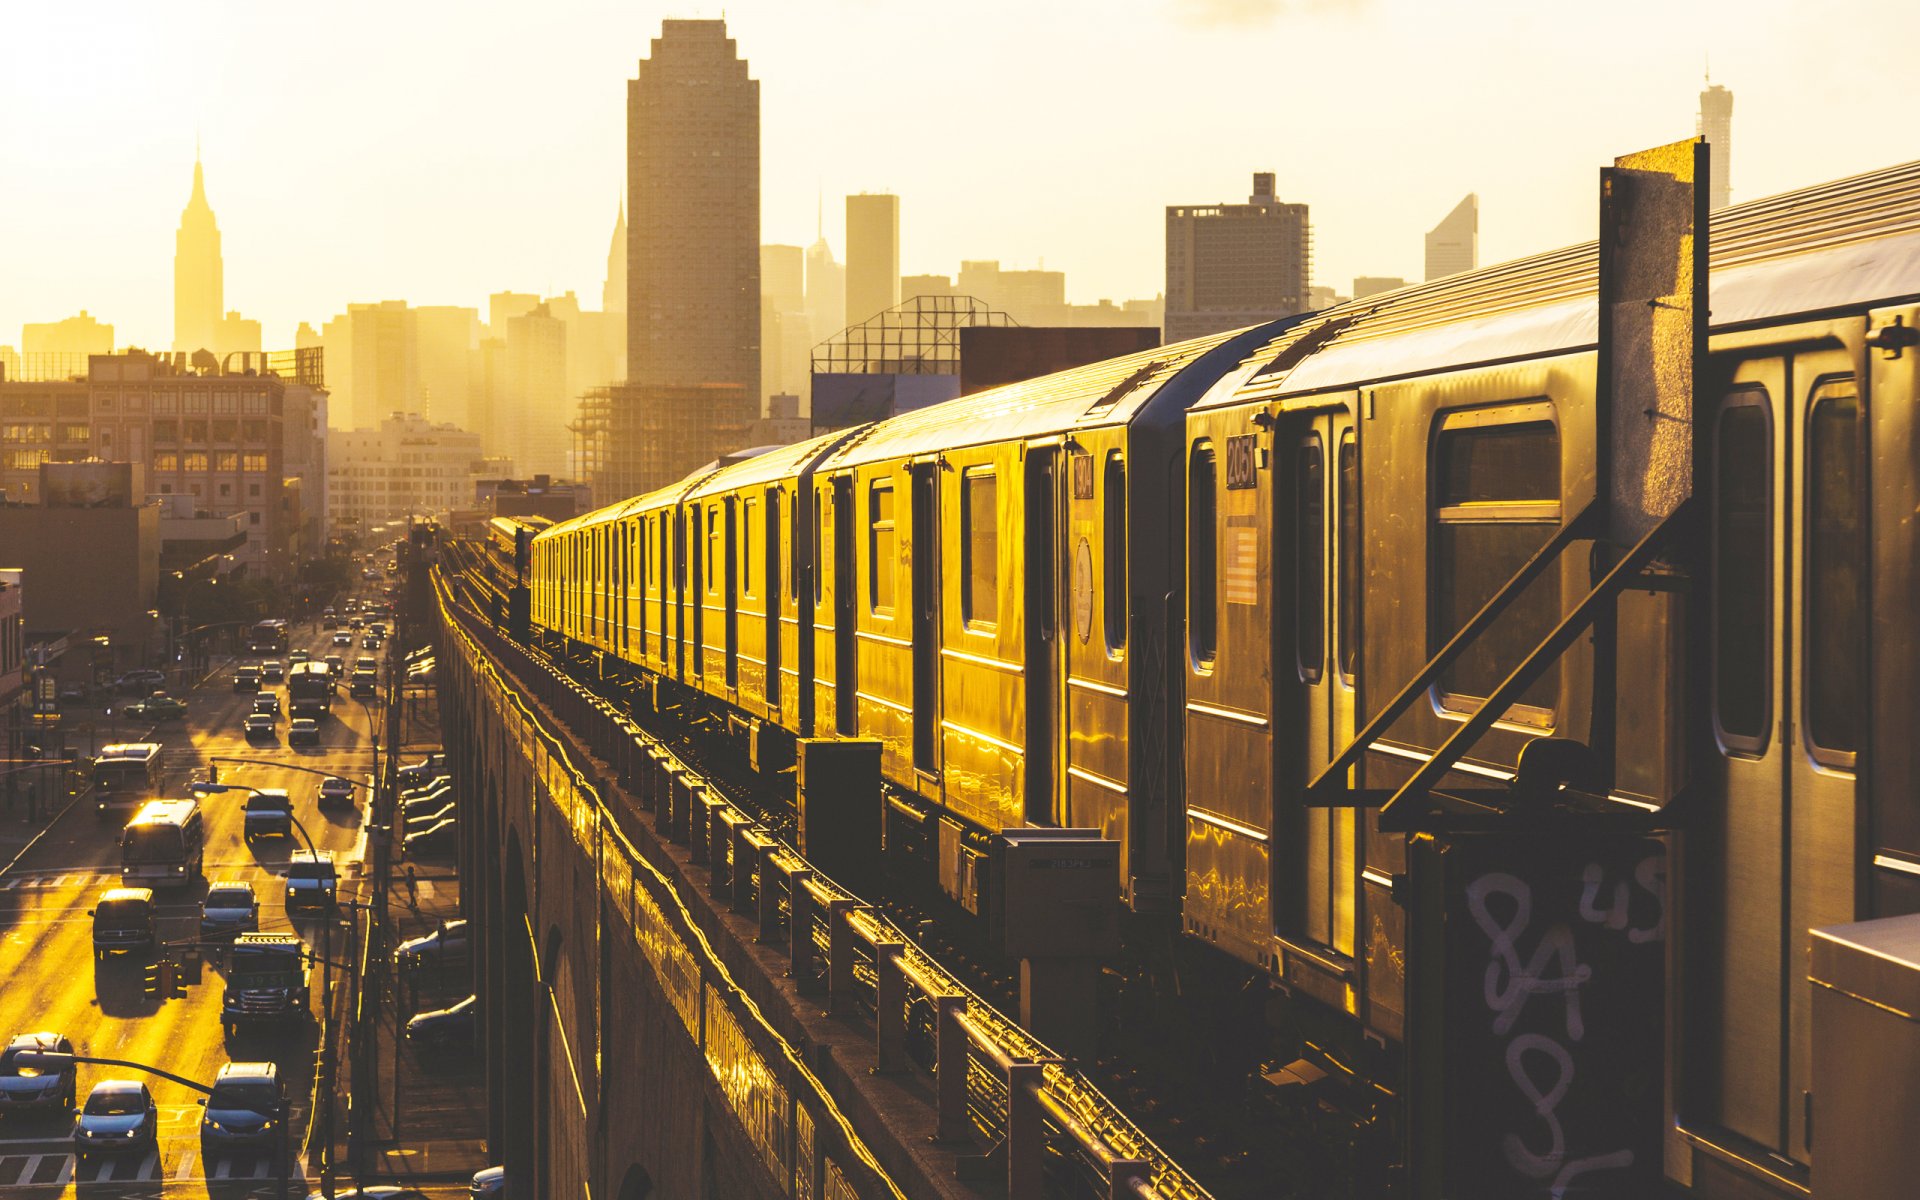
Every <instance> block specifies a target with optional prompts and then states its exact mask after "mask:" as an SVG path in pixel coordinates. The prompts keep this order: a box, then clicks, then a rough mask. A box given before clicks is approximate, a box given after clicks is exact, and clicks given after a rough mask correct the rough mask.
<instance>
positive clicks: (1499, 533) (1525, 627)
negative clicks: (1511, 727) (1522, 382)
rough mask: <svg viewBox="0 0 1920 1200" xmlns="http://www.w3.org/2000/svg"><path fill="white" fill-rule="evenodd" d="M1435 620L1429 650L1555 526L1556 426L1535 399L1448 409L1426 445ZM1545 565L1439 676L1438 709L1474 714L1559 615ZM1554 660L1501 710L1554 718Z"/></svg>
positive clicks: (1541, 721) (1520, 717) (1518, 717)
mask: <svg viewBox="0 0 1920 1200" xmlns="http://www.w3.org/2000/svg"><path fill="white" fill-rule="evenodd" d="M1434 470H1435V474H1436V481H1435V488H1434V529H1433V539H1434V541H1433V570H1432V586H1433V601H1432V603H1433V608H1432V613H1433V619H1432V623H1431V625H1430V626H1429V629H1430V642H1431V645H1430V646H1429V647H1428V650H1429V652H1431V651H1433V650H1438V649H1439V648H1440V647H1441V646H1443V645H1445V644H1446V643H1447V641H1448V640H1449V639H1451V638H1452V637H1453V635H1454V634H1456V633H1458V632H1459V631H1460V628H1461V626H1463V625H1465V624H1466V623H1467V621H1468V620H1469V619H1470V618H1472V617H1473V615H1474V614H1475V613H1477V612H1479V611H1480V609H1481V608H1483V607H1485V605H1486V603H1487V601H1489V600H1491V599H1493V597H1494V594H1495V593H1496V592H1498V591H1499V590H1500V589H1501V588H1503V587H1505V586H1506V584H1507V582H1508V581H1509V580H1511V579H1512V578H1513V577H1514V576H1515V575H1516V574H1518V573H1519V571H1520V568H1521V567H1523V566H1525V565H1526V562H1527V560H1528V559H1530V558H1532V557H1533V555H1534V553H1535V552H1536V551H1538V550H1539V549H1540V547H1541V546H1542V545H1544V544H1545V543H1546V542H1547V540H1548V539H1549V538H1551V537H1552V536H1553V533H1554V531H1555V530H1556V529H1557V528H1558V527H1559V525H1560V431H1559V428H1558V426H1556V425H1555V424H1554V423H1553V408H1552V406H1551V405H1549V404H1546V403H1544V402H1542V403H1532V404H1517V405H1510V406H1506V407H1503V408H1497V409H1473V410H1467V411H1462V412H1455V413H1452V414H1449V415H1448V416H1447V417H1446V418H1445V420H1444V421H1443V422H1442V424H1441V427H1440V434H1439V437H1438V439H1437V441H1436V443H1435V446H1434ZM1556 579H1557V577H1556V576H1555V575H1554V574H1553V573H1552V572H1551V571H1549V572H1548V573H1546V574H1545V575H1543V576H1542V577H1540V578H1539V579H1536V580H1535V581H1534V582H1533V584H1532V585H1531V586H1529V587H1528V588H1526V589H1525V591H1523V592H1522V593H1521V594H1520V596H1519V597H1518V598H1516V599H1515V600H1514V601H1513V603H1512V604H1511V605H1510V606H1509V607H1508V608H1507V610H1506V612H1505V613H1503V614H1501V617H1500V619H1499V620H1498V621H1495V622H1494V623H1493V625H1492V626H1491V627H1490V628H1489V629H1487V630H1486V632H1484V633H1482V634H1481V635H1480V636H1479V637H1478V638H1476V639H1474V642H1473V644H1472V645H1471V646H1469V647H1468V648H1467V650H1466V652H1465V653H1463V654H1462V655H1461V656H1460V657H1459V658H1458V659H1457V660H1455V662H1454V664H1453V666H1452V667H1451V668H1450V669H1449V670H1448V671H1447V673H1446V674H1445V675H1444V676H1443V677H1442V679H1441V681H1440V685H1439V686H1440V692H1441V699H1442V702H1443V703H1444V704H1445V705H1446V707H1448V708H1451V709H1455V710H1460V711H1469V712H1470V711H1472V710H1473V709H1475V708H1476V707H1478V706H1479V703H1480V702H1481V701H1482V700H1484V699H1485V698H1486V697H1487V696H1489V695H1491V694H1492V693H1493V689H1494V688H1496V687H1498V686H1499V684H1500V682H1501V680H1503V679H1505V678H1506V677H1507V675H1508V674H1509V673H1510V672H1511V671H1512V670H1513V669H1514V668H1515V667H1517V666H1519V665H1520V660H1521V659H1523V658H1525V657H1526V656H1527V655H1528V654H1530V653H1532V652H1533V650H1534V649H1535V648H1536V647H1538V646H1539V645H1540V644H1541V643H1542V642H1544V641H1546V639H1547V635H1548V634H1549V633H1551V632H1552V631H1553V627H1554V625H1555V624H1557V623H1558V621H1559V616H1560V603H1559V595H1560V589H1559V588H1558V586H1557V585H1556ZM1559 679H1560V671H1559V665H1558V664H1557V663H1556V664H1554V665H1552V666H1550V667H1548V668H1547V670H1546V671H1544V672H1542V674H1541V676H1540V678H1538V679H1536V680H1534V682H1533V685H1532V686H1531V687H1529V688H1528V689H1527V690H1526V692H1525V693H1524V694H1523V695H1522V696H1521V698H1520V700H1519V702H1518V703H1516V704H1515V705H1514V706H1513V707H1512V708H1510V709H1509V710H1508V711H1507V713H1506V714H1505V716H1506V719H1507V720H1509V721H1515V722H1519V723H1522V724H1528V725H1539V726H1547V725H1550V724H1552V720H1553V704H1554V700H1555V698H1556V697H1557V695H1558V692H1559Z"/></svg>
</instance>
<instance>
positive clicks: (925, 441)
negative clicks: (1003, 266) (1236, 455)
mask: <svg viewBox="0 0 1920 1200" xmlns="http://www.w3.org/2000/svg"><path fill="white" fill-rule="evenodd" d="M1279 328H1281V323H1279V322H1276V323H1272V324H1268V325H1262V326H1255V327H1252V328H1251V329H1236V330H1231V331H1229V332H1226V333H1216V334H1212V335H1209V336H1207V337H1202V338H1194V339H1193V340H1191V341H1185V342H1175V343H1173V344H1172V345H1167V346H1155V347H1153V348H1152V349H1150V350H1142V351H1139V352H1137V353H1134V354H1128V355H1125V356H1123V357H1120V358H1109V359H1105V360H1103V361H1101V362H1096V363H1090V364H1088V365H1086V366H1083V367H1073V368H1070V369H1068V370H1065V371H1056V372H1055V373H1053V374H1051V375H1042V376H1040V377H1038V378H1036V379H1025V380H1022V381H1020V382H1019V383H1010V384H1007V385H1006V386H1004V387H997V388H993V389H991V390H989V391H984V392H979V393H976V394H974V395H971V396H962V397H960V398H959V399H957V400H949V401H947V402H945V403H944V404H933V405H929V406H927V407H926V408H920V409H914V410H913V411H911V412H905V413H901V414H900V415H899V416H895V417H889V418H887V419H886V420H884V421H880V422H877V423H875V424H873V425H870V426H868V427H866V429H865V430H864V431H863V432H862V433H861V434H860V435H859V436H857V437H855V438H852V439H850V440H849V441H848V442H847V443H846V444H845V445H843V446H842V447H840V448H839V449H838V450H836V451H834V452H833V453H832V454H830V455H829V456H828V458H827V460H826V462H825V463H823V464H822V465H823V466H824V467H828V468H833V469H838V468H841V467H850V466H859V465H862V464H865V463H871V462H879V461H884V460H887V459H899V458H911V457H913V456H915V455H920V454H931V453H935V452H938V451H942V450H952V449H955V448H957V447H961V446H975V445H980V444H982V443H986V442H1007V441H1025V440H1027V439H1030V438H1036V437H1046V436H1048V435H1050V434H1059V433H1069V432H1071V431H1073V430H1075V429H1085V428H1088V427H1090V426H1099V425H1124V424H1127V423H1129V422H1131V421H1132V420H1133V419H1134V417H1135V416H1137V415H1138V414H1139V413H1140V411H1141V410H1142V409H1144V408H1145V407H1146V406H1147V405H1148V404H1149V403H1151V402H1152V400H1153V399H1154V397H1155V396H1157V395H1159V394H1160V393H1161V392H1162V391H1164V390H1166V389H1167V387H1168V386H1169V385H1170V384H1172V383H1173V382H1174V380H1176V379H1178V378H1179V377H1180V376H1181V375H1182V373H1183V372H1185V371H1186V370H1187V369H1188V368H1190V367H1192V366H1193V365H1194V364H1195V363H1196V362H1198V361H1199V360H1200V359H1202V358H1205V357H1207V356H1208V355H1209V354H1210V353H1212V352H1213V351H1216V350H1220V349H1221V348H1222V347H1230V346H1232V345H1236V344H1237V343H1238V342H1241V341H1244V342H1247V343H1249V344H1252V345H1258V344H1261V343H1262V342H1264V341H1266V340H1267V339H1268V338H1270V337H1271V336H1272V334H1274V333H1275V332H1276V331H1277V330H1278V329H1279ZM1241 358H1242V354H1241V353H1240V352H1238V350H1237V349H1232V348H1230V349H1228V350H1227V351H1226V354H1225V359H1224V362H1223V361H1222V358H1220V357H1215V358H1214V359H1212V360H1211V361H1212V362H1213V363H1214V364H1216V365H1219V366H1220V367H1221V369H1226V368H1227V367H1230V366H1231V365H1233V364H1235V363H1238V362H1239V361H1241ZM1199 382H1200V384H1201V390H1202V391H1204V390H1205V385H1206V384H1207V383H1210V382H1212V381H1211V380H1210V379H1209V380H1201V381H1199Z"/></svg>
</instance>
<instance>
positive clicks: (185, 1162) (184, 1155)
mask: <svg viewBox="0 0 1920 1200" xmlns="http://www.w3.org/2000/svg"><path fill="white" fill-rule="evenodd" d="M192 1174H193V1151H191V1150H182V1151H181V1152H180V1165H179V1166H178V1167H177V1168H175V1169H174V1172H173V1177H174V1178H175V1179H179V1180H185V1179H187V1178H188V1177H190V1176H191V1175H192Z"/></svg>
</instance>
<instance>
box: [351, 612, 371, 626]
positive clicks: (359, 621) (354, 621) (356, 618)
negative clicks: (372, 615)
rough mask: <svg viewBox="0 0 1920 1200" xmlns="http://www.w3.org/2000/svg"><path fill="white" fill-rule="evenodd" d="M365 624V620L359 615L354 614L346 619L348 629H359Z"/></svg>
mask: <svg viewBox="0 0 1920 1200" xmlns="http://www.w3.org/2000/svg"><path fill="white" fill-rule="evenodd" d="M366 623H367V622H366V620H365V619H364V618H362V617H361V616H360V614H359V613H355V614H354V615H353V616H351V617H348V618H347V628H348V629H359V628H360V627H361V626H363V625H365V624H366Z"/></svg>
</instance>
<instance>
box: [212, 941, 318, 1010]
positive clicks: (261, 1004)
mask: <svg viewBox="0 0 1920 1200" xmlns="http://www.w3.org/2000/svg"><path fill="white" fill-rule="evenodd" d="M306 949H307V948H306V946H304V945H303V944H302V943H301V941H300V939H299V938H297V937H294V936H293V935H292V934H288V933H243V934H241V935H240V936H239V937H237V938H235V939H233V951H232V953H231V954H230V955H229V957H228V959H227V962H228V967H227V982H226V987H225V988H224V989H222V991H221V993H220V1027H221V1028H222V1029H224V1030H225V1031H226V1032H228V1033H234V1032H237V1031H238V1030H239V1029H240V1028H241V1026H243V1025H256V1024H268V1025H277V1024H281V1023H284V1022H289V1021H304V1020H305V1019H306V1017H307V999H308V992H309V990H310V987H311V984H310V983H309V980H310V979H311V977H312V970H311V968H310V967H309V965H308V961H309V960H308V958H307V953H306Z"/></svg>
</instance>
